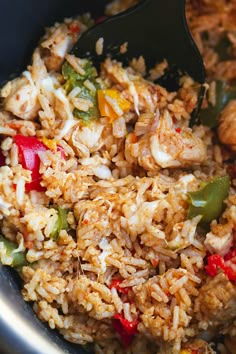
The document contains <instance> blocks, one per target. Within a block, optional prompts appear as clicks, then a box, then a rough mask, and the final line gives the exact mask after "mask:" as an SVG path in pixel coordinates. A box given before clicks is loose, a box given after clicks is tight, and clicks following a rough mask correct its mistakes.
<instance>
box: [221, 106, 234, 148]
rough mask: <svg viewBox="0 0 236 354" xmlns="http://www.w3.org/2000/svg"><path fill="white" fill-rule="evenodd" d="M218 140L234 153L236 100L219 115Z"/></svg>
mask: <svg viewBox="0 0 236 354" xmlns="http://www.w3.org/2000/svg"><path fill="white" fill-rule="evenodd" d="M218 135H219V139H220V141H221V142H222V143H223V144H226V145H229V147H230V148H231V149H232V150H234V151H236V100H232V101H230V102H229V103H228V104H227V106H226V107H225V108H224V110H223V111H222V113H221V117H220V124H219V128H218Z"/></svg>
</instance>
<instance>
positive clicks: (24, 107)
mask: <svg viewBox="0 0 236 354" xmlns="http://www.w3.org/2000/svg"><path fill="white" fill-rule="evenodd" d="M1 96H2V97H4V98H5V100H4V109H5V110H6V111H8V112H11V113H12V114H14V115H15V116H17V117H19V118H22V119H33V118H35V116H37V113H38V111H39V109H40V105H39V102H38V91H37V89H36V87H35V86H34V84H33V82H32V81H31V82H30V81H29V80H28V78H27V77H25V76H22V77H20V78H17V79H15V80H13V81H10V82H8V83H7V84H6V85H5V86H4V87H3V89H2V91H1Z"/></svg>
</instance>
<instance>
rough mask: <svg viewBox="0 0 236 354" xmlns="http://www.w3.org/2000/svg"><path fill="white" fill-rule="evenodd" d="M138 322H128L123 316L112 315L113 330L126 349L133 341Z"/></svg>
mask: <svg viewBox="0 0 236 354" xmlns="http://www.w3.org/2000/svg"><path fill="white" fill-rule="evenodd" d="M138 323H139V321H138V320H133V321H128V320H127V319H126V318H124V316H123V315H121V314H119V313H117V314H115V315H114V320H113V328H114V329H115V330H116V332H117V333H119V335H120V338H121V341H122V344H123V346H124V347H125V348H127V347H128V346H129V345H130V344H131V342H132V341H133V339H134V335H135V334H136V333H137V326H138Z"/></svg>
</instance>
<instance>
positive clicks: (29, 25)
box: [0, 0, 109, 83]
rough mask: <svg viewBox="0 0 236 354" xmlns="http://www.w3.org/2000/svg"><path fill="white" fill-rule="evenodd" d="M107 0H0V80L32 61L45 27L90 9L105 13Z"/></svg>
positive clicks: (95, 12)
mask: <svg viewBox="0 0 236 354" xmlns="http://www.w3.org/2000/svg"><path fill="white" fill-rule="evenodd" d="M107 2H109V1H107V0H0V83H1V82H3V81H4V80H7V79H8V78H9V75H11V74H14V73H18V72H20V71H21V70H22V69H23V68H24V67H25V66H26V64H27V63H28V62H29V60H30V57H31V54H32V51H33V49H34V48H35V47H36V45H37V42H38V40H39V38H40V36H42V34H43V33H44V27H45V26H50V25H52V24H53V23H54V22H55V21H61V20H62V19H63V18H64V17H69V16H73V15H76V14H78V13H84V12H86V11H90V12H91V13H92V14H93V15H94V16H95V17H97V16H99V15H102V13H103V8H104V5H105V4H106V3H107Z"/></svg>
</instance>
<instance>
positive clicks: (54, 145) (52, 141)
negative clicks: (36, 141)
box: [41, 137, 58, 151]
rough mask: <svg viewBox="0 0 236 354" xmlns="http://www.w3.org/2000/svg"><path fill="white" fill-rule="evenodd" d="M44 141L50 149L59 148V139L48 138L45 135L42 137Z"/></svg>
mask: <svg viewBox="0 0 236 354" xmlns="http://www.w3.org/2000/svg"><path fill="white" fill-rule="evenodd" d="M41 141H42V143H43V144H44V145H45V146H47V147H48V148H49V149H50V150H52V151H56V150H57V144H58V141H57V140H55V139H48V138H45V137H43V138H42V139H41Z"/></svg>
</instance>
